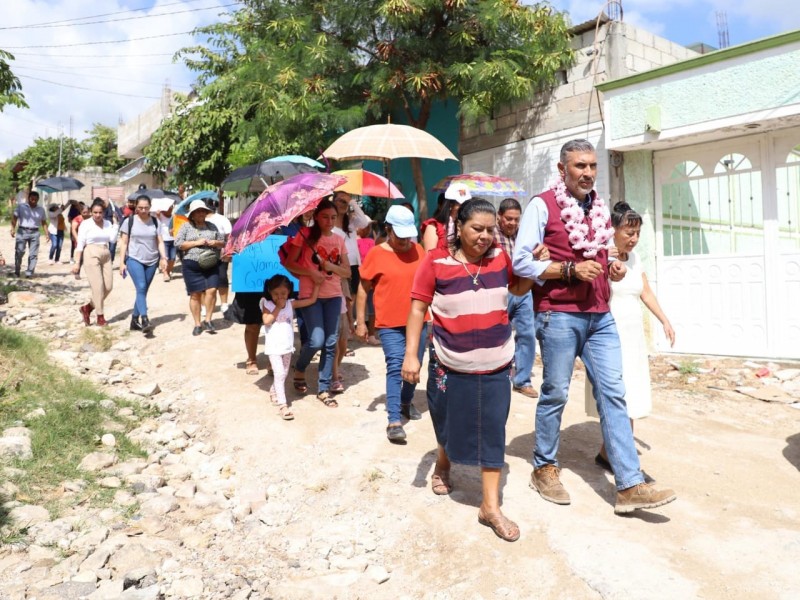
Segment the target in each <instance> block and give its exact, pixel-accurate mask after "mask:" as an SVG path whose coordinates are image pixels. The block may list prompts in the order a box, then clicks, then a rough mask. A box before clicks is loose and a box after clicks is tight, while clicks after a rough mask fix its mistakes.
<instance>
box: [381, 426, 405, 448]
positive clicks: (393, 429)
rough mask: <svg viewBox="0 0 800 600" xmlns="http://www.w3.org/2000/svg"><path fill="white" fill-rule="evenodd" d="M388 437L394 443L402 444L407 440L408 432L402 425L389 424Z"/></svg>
mask: <svg viewBox="0 0 800 600" xmlns="http://www.w3.org/2000/svg"><path fill="white" fill-rule="evenodd" d="M386 437H387V438H388V439H389V441H390V442H392V443H393V444H402V443H405V441H406V432H405V430H404V429H403V426H402V425H389V427H387V428H386Z"/></svg>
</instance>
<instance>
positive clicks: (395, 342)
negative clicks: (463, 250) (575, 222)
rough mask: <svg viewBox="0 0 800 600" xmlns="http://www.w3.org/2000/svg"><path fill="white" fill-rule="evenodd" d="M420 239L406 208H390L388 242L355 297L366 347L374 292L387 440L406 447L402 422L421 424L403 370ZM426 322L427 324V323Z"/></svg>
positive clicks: (373, 256) (374, 254) (375, 253)
mask: <svg viewBox="0 0 800 600" xmlns="http://www.w3.org/2000/svg"><path fill="white" fill-rule="evenodd" d="M416 235H417V227H416V225H415V223H414V213H412V212H411V211H410V210H408V209H407V208H405V207H404V206H399V205H398V206H392V207H391V208H390V209H389V212H387V213H386V236H387V237H386V241H385V242H382V243H381V244H378V245H377V246H375V247H374V248H373V249H372V250H370V251H369V252H368V253H367V256H366V258H365V259H364V262H363V263H362V264H361V268H360V269H359V272H360V275H361V281H360V282H359V286H358V294H357V296H356V335H357V336H358V337H360V338H362V339H364V340H365V341H366V339H367V336H368V332H367V323H366V307H367V294H369V291H370V290H374V291H373V301H374V304H375V328H376V329H377V331H378V337H380V340H381V346H383V354H384V357H385V359H386V411H387V413H388V415H389V425H388V427H387V428H386V437H387V438H389V441H390V442H392V443H404V442H405V439H406V432H405V431H404V430H403V422H402V420H401V418H402V417H405V418H406V419H420V418H422V415H421V414H420V412H419V411H418V410H417V409H416V408H415V407H414V405H413V404H411V400H412V398H413V397H414V388H415V387H416V386H415V385H412V384H410V383H406V382H404V381H403V379H402V377H401V375H400V370H401V367H402V366H403V357H404V356H405V352H406V320H407V319H408V313H409V311H410V310H411V284H412V283H413V282H414V274H415V273H416V272H417V267H418V266H419V264H420V263H421V262H422V259H423V258H424V257H425V250H424V249H423V248H422V246H420V245H419V244H415V243H413V242H412V241H411V239H412V238H413V237H415V236H416ZM427 318H428V317H427V316H426V320H427ZM425 339H426V327H425V325H424V324H423V326H422V332H421V335H420V344H419V349H420V350H419V360H420V362H422V355H423V353H424V352H425V344H424V341H425Z"/></svg>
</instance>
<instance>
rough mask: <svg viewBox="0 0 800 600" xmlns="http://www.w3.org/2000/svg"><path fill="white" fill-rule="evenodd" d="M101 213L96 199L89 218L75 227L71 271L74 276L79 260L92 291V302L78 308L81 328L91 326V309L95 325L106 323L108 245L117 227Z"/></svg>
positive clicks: (109, 283)
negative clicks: (94, 313) (81, 319)
mask: <svg viewBox="0 0 800 600" xmlns="http://www.w3.org/2000/svg"><path fill="white" fill-rule="evenodd" d="M104 213H105V206H104V205H103V201H102V200H99V199H96V200H95V201H94V202H93V203H92V208H91V218H90V219H85V220H84V221H83V222H82V223H81V224H80V227H79V228H78V246H77V248H76V253H77V256H76V258H75V265H74V266H73V267H72V272H73V273H74V274H75V275H76V276H77V275H78V273H79V271H80V267H81V257H83V268H84V271H85V273H86V278H87V279H88V280H89V287H90V288H91V290H92V299H91V300H90V301H89V302H88V303H87V304H84V305H83V306H81V307H80V309H79V310H80V312H81V316H82V317H83V323H84V325H91V324H92V323H91V318H90V316H91V313H92V311H93V310H96V311H97V324H98V325H101V326H102V325H106V324H107V322H106V319H105V316H104V315H105V313H104V311H103V302H104V301H105V299H106V298H107V297H108V295H109V294H110V293H111V288H112V287H113V279H112V275H111V252H110V250H109V244H110V243H111V242H113V241H114V240H115V239H117V228H116V226H114V225H113V224H112V223H111V221H106V220H105V219H104V218H103V215H104Z"/></svg>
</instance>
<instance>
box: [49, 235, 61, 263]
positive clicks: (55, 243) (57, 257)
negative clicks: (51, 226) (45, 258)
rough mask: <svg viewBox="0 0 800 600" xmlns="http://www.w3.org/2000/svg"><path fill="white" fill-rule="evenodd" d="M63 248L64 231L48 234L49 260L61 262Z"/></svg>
mask: <svg viewBox="0 0 800 600" xmlns="http://www.w3.org/2000/svg"><path fill="white" fill-rule="evenodd" d="M63 246H64V230H63V229H62V230H59V232H58V233H51V234H50V260H54V261H56V262H60V261H61V248H62V247H63Z"/></svg>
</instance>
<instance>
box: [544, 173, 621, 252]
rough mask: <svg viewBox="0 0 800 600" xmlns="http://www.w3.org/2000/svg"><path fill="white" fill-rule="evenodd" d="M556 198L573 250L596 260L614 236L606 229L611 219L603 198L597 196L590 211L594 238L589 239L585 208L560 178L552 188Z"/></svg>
mask: <svg viewBox="0 0 800 600" xmlns="http://www.w3.org/2000/svg"><path fill="white" fill-rule="evenodd" d="M550 189H551V190H553V193H554V194H555V196H556V204H558V207H559V208H560V209H561V220H562V221H564V229H566V230H567V234H568V235H569V243H570V244H572V249H573V250H583V257H584V258H594V257H595V256H597V252H598V250H600V249H601V248H605V247H606V243H607V242H608V240H610V239H611V238H612V236H613V235H614V230H613V229H611V228H610V227H606V223H608V220H609V218H610V215H609V212H608V208H607V207H606V204H605V202H603V200H602V198H600V197H599V196H597V195H595V197H594V199H593V200H592V208H591V209H590V210H589V219H590V222H591V226H592V236H591V239H589V226H588V225H587V224H586V223H584V222H583V221H584V218H585V216H584V212H583V208H581V207H580V206H579V205H578V202H577V201H576V200H575V198H573V197H572V195H571V194H570V193H569V191H568V190H567V186H566V185H564V180H563V179H562V178H561V177H559V178H557V179H556V180H555V181H554V182H553V183H552V184H551V186H550Z"/></svg>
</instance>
